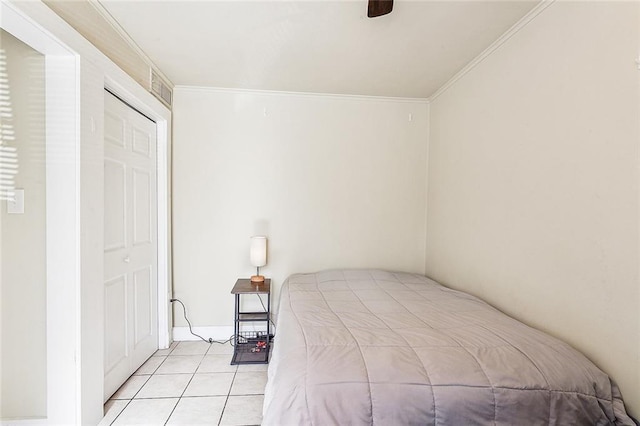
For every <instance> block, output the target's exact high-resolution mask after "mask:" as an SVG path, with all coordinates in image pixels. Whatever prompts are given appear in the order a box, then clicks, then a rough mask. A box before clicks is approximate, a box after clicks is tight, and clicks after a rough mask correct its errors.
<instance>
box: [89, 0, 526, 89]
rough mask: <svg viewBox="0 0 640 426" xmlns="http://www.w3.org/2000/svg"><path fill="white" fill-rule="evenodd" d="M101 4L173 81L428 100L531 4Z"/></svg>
mask: <svg viewBox="0 0 640 426" xmlns="http://www.w3.org/2000/svg"><path fill="white" fill-rule="evenodd" d="M100 3H101V4H102V5H103V6H104V8H105V9H107V11H108V12H109V13H110V14H111V15H112V16H113V17H114V18H115V19H116V20H117V21H118V22H119V23H120V25H121V26H122V27H123V28H124V30H125V31H126V32H127V33H128V34H129V35H130V36H131V38H132V39H133V40H134V41H135V42H136V43H137V44H138V45H139V46H140V48H142V50H143V51H144V52H145V53H146V54H147V55H148V56H149V57H150V58H151V60H152V61H153V62H154V63H155V64H156V66H157V67H158V68H160V70H161V71H162V72H163V73H164V74H165V75H167V77H169V78H170V79H171V81H172V82H173V83H174V84H176V85H190V86H210V87H223V88H242V89H259V90H278V91H290V92H311V93H334V94H354V95H373V96H392V97H411V98H428V97H429V96H430V95H431V94H433V93H434V92H435V91H436V90H437V89H438V88H440V87H441V86H442V85H443V84H444V83H445V82H446V81H447V80H448V79H449V78H451V77H452V76H453V75H454V74H455V73H456V72H457V71H459V70H460V69H461V68H463V67H464V65H466V64H467V63H468V62H470V61H471V60H472V59H473V58H474V57H476V56H477V55H478V54H479V53H481V52H482V51H483V50H484V49H485V48H487V47H488V46H489V45H490V44H491V43H492V42H493V41H494V40H496V39H497V38H498V37H499V36H500V35H501V34H503V33H504V32H505V31H506V30H507V29H509V27H511V26H512V25H513V24H514V23H516V22H517V21H518V20H519V19H520V18H521V17H522V16H524V15H525V14H526V13H527V12H528V11H529V10H530V9H531V8H532V7H534V6H535V5H536V4H537V1H483V0H474V1H452V0H449V1H398V0H396V1H395V4H394V10H393V12H392V13H391V14H390V15H386V16H383V17H379V18H374V19H370V18H367V16H366V11H367V2H366V0H342V1H328V0H315V1H313V0H312V1H308V0H297V1H265V0H263V1H243V0H231V1H184V0H181V1H175V0H174V1H164V0H151V1H149V0H145V1H122V0H100Z"/></svg>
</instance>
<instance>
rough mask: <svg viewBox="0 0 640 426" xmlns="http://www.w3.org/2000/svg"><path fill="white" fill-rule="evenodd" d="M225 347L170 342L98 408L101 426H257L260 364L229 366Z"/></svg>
mask: <svg viewBox="0 0 640 426" xmlns="http://www.w3.org/2000/svg"><path fill="white" fill-rule="evenodd" d="M232 354H233V347H232V346H231V345H230V344H226V345H220V344H216V343H213V344H209V343H206V342H174V343H173V344H172V345H171V347H170V348H169V349H164V350H159V351H157V352H156V353H155V354H154V355H153V356H152V357H151V358H149V360H147V362H145V363H144V365H142V367H140V368H139V369H138V371H136V372H135V373H134V374H133V376H131V377H130V378H129V380H127V381H126V383H125V384H123V385H122V387H120V389H118V391H117V392H116V393H115V394H113V396H112V397H111V399H109V401H107V403H106V404H105V406H104V412H105V415H104V418H103V419H102V421H101V422H100V425H101V426H103V425H104V426H106V425H134V424H146V425H165V424H166V425H194V426H195V425H259V424H260V422H261V421H262V402H263V401H264V387H265V385H266V383H267V365H266V364H244V365H230V364H229V363H230V362H231V356H232Z"/></svg>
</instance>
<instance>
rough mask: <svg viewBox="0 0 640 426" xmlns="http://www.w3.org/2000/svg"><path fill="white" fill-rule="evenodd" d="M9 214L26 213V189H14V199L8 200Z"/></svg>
mask: <svg viewBox="0 0 640 426" xmlns="http://www.w3.org/2000/svg"><path fill="white" fill-rule="evenodd" d="M7 213H8V214H24V189H16V190H14V191H13V199H9V200H7Z"/></svg>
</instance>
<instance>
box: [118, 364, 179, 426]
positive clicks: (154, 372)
mask: <svg viewBox="0 0 640 426" xmlns="http://www.w3.org/2000/svg"><path fill="white" fill-rule="evenodd" d="M167 357H168V355H167ZM167 357H165V358H164V359H163V360H162V362H161V363H160V364H158V366H157V367H156V368H155V370H153V372H152V373H151V374H149V377H147V380H145V381H144V383H143V384H142V386H140V389H138V391H137V392H136V393H134V394H133V396H132V397H131V399H129V402H127V404H126V405H125V406H124V407H123V408H122V410H120V412H119V413H118V415H117V416H115V417H114V418H113V421H112V422H111V423H109V425H110V426H111V425H113V424H114V423H115V422H116V420H118V417H120V416H121V415H122V413H124V410H126V409H127V407H128V406H129V404H131V401H133V400H134V398H135V397H136V395H138V394H139V393H140V391H141V390H142V388H143V387H144V385H146V384H147V382H149V380H150V379H151V377H152V376H153V375H154V374H156V371H158V368H160V366H161V365H162V364H164V362H165V361H166V360H167ZM150 358H153V355H152V356H151V357H150ZM147 361H148V360H147ZM147 361H145V362H147ZM136 371H137V370H136ZM134 375H135V371H134V374H132V375H131V376H130V377H129V379H131V377H133V376H134ZM140 376H146V374H140ZM129 379H127V381H128V380H129ZM125 383H126V382H125ZM116 392H117V391H116ZM112 396H113V395H112ZM114 401H118V400H114Z"/></svg>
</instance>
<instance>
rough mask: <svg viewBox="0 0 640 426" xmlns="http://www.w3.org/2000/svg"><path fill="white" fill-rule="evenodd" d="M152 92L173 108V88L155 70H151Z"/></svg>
mask: <svg viewBox="0 0 640 426" xmlns="http://www.w3.org/2000/svg"><path fill="white" fill-rule="evenodd" d="M151 93H153V94H154V95H155V96H156V98H158V99H160V101H162V103H164V104H165V105H166V106H168V107H169V108H171V101H172V100H173V93H172V92H171V88H170V87H169V85H168V84H167V83H166V82H165V81H164V80H163V79H162V77H160V76H159V75H158V74H156V72H155V71H154V70H151Z"/></svg>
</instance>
